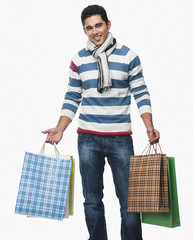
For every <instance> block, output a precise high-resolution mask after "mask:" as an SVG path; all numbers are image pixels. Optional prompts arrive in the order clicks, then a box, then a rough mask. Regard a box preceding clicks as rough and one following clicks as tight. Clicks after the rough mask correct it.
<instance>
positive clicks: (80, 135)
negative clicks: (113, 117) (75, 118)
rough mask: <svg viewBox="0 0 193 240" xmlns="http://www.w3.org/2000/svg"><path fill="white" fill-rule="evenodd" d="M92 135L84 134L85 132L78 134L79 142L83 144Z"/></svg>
mask: <svg viewBox="0 0 193 240" xmlns="http://www.w3.org/2000/svg"><path fill="white" fill-rule="evenodd" d="M89 136H90V134H88V133H84V132H80V133H78V141H79V142H82V141H85V140H86V139H87V138H89Z"/></svg>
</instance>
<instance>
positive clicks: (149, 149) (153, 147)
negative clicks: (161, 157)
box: [141, 142, 163, 155]
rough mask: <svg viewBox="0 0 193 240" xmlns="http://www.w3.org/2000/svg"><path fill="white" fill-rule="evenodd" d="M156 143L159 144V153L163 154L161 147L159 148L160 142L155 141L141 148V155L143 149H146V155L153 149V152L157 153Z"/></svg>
mask: <svg viewBox="0 0 193 240" xmlns="http://www.w3.org/2000/svg"><path fill="white" fill-rule="evenodd" d="M157 145H158V146H159V149H160V152H161V154H163V152H162V149H161V146H160V144H159V142H158V143H155V144H150V143H149V144H148V145H147V147H146V148H145V149H144V150H143V152H142V153H141V155H143V153H144V152H145V150H146V149H147V148H148V149H147V152H146V155H149V154H150V153H151V150H154V151H155V154H157Z"/></svg>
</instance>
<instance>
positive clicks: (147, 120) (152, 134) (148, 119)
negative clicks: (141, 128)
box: [141, 113, 160, 144]
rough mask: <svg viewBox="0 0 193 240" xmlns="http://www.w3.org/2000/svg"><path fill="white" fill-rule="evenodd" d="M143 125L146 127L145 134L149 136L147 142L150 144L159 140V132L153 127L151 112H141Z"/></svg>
mask: <svg viewBox="0 0 193 240" xmlns="http://www.w3.org/2000/svg"><path fill="white" fill-rule="evenodd" d="M141 118H142V119H143V122H144V124H145V127H146V129H147V135H148V138H149V142H150V143H151V144H154V143H157V142H159V138H160V133H159V132H158V131H157V130H156V129H155V128H154V126H153V121H152V114H151V113H143V114H142V115H141Z"/></svg>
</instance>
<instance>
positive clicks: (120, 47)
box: [113, 42, 131, 56]
mask: <svg viewBox="0 0 193 240" xmlns="http://www.w3.org/2000/svg"><path fill="white" fill-rule="evenodd" d="M130 50H131V49H130V48H129V47H127V46H126V45H124V44H122V43H119V42H117V46H116V48H115V50H114V52H113V54H116V55H121V56H126V55H127V54H128V52H129V51H130Z"/></svg>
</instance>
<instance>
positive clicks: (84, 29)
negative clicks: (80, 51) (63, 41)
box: [83, 27, 87, 35]
mask: <svg viewBox="0 0 193 240" xmlns="http://www.w3.org/2000/svg"><path fill="white" fill-rule="evenodd" d="M83 31H84V33H85V34H86V35H87V32H86V28H85V27H83Z"/></svg>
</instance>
